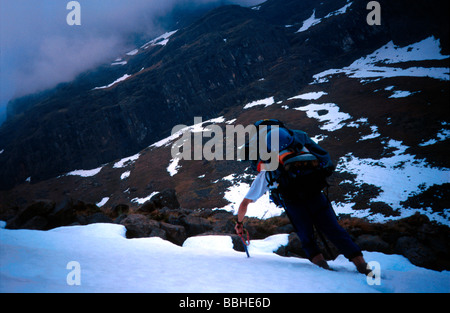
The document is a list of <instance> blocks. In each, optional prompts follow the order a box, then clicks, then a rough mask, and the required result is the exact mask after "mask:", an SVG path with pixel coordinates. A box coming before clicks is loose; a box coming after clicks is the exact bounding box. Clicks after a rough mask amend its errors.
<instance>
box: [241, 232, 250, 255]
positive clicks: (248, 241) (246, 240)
mask: <svg viewBox="0 0 450 313" xmlns="http://www.w3.org/2000/svg"><path fill="white" fill-rule="evenodd" d="M244 234H247V239H245V238H244V236H243V235H244ZM238 236H239V238H241V241H242V244H243V245H244V250H245V253H246V254H247V258H249V257H250V254H248V248H247V246H248V245H250V236H249V234H248V231H247V230H246V229H245V228H244V229H243V233H242V234H238Z"/></svg>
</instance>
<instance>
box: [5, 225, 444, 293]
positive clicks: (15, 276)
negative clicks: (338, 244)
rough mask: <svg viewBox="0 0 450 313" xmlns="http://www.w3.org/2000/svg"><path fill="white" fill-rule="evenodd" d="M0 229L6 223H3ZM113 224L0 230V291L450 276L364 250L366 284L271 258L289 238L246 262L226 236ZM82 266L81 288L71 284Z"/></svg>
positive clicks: (261, 246) (361, 287)
mask: <svg viewBox="0 0 450 313" xmlns="http://www.w3.org/2000/svg"><path fill="white" fill-rule="evenodd" d="M2 224H3V225H2V227H4V223H2ZM125 232H126V230H125V227H124V226H122V225H116V224H91V225H87V226H70V227H61V228H56V229H53V230H50V231H35V230H7V229H0V252H1V253H0V291H1V292H194V293H208V292H209V293H214V292H225V293H226V292H237V293H246V292H251V293H259V292H269V293H284V292H286V293H288V292H289V293H292V292H449V291H450V272H448V271H444V272H436V271H432V270H427V269H423V268H420V267H416V266H414V265H412V264H411V263H410V262H409V261H408V260H407V259H405V258H404V257H402V256H398V255H384V254H382V253H375V252H365V253H364V255H365V257H366V260H367V261H376V262H378V263H379V265H380V269H381V284H380V285H369V284H368V282H367V279H366V277H365V276H364V275H362V274H359V273H357V272H356V271H355V269H354V266H353V265H352V264H351V263H350V262H348V261H347V260H346V259H345V258H344V257H343V256H339V257H338V258H337V259H336V260H335V261H332V262H330V266H331V267H332V268H333V269H335V270H336V271H327V270H323V269H321V268H318V267H316V266H314V265H312V264H311V263H310V262H309V261H308V260H305V259H299V258H287V257H281V256H278V255H276V254H274V253H273V252H272V251H273V250H276V248H278V247H279V246H280V245H282V244H285V243H286V242H287V235H276V236H272V237H269V238H266V239H265V240H253V241H252V242H251V244H250V255H251V257H250V258H247V257H246V256H245V253H243V252H237V251H234V250H233V249H232V243H231V238H230V237H229V236H204V237H191V238H189V239H187V240H186V242H185V243H184V246H183V247H180V246H176V245H174V244H172V243H170V242H168V241H165V240H162V239H160V238H157V237H153V238H141V239H126V238H125ZM71 261H75V262H77V263H78V264H79V278H80V283H81V284H80V285H73V286H71V285H69V284H68V281H70V279H71V278H72V277H73V272H72V271H73V268H72V267H69V268H67V265H68V264H69V262H71Z"/></svg>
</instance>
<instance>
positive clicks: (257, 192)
mask: <svg viewBox="0 0 450 313" xmlns="http://www.w3.org/2000/svg"><path fill="white" fill-rule="evenodd" d="M268 190H269V186H268V184H267V180H266V172H265V171H261V172H260V173H259V174H258V176H256V178H255V180H254V181H253V183H252V185H251V186H250V190H249V191H248V192H247V195H246V196H245V198H246V199H249V200H252V201H253V202H254V201H256V200H258V199H259V198H261V196H262V195H263V194H265V193H266V192H267V191H268Z"/></svg>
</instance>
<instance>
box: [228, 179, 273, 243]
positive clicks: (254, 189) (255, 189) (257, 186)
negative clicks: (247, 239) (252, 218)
mask: <svg viewBox="0 0 450 313" xmlns="http://www.w3.org/2000/svg"><path fill="white" fill-rule="evenodd" d="M268 189H269V187H268V186H267V181H266V173H265V172H264V171H262V172H261V173H259V174H258V176H256V179H255V180H254V181H253V183H252V185H251V187H250V190H249V191H248V192H247V195H246V196H245V198H244V199H243V200H242V202H241V204H240V205H239V209H238V214H237V223H236V226H235V228H234V229H235V230H236V233H237V234H238V235H242V233H243V231H244V225H243V222H244V217H245V214H246V213H247V207H248V205H249V204H250V203H252V202H255V201H256V200H258V199H259V198H260V197H261V196H262V195H263V194H265V193H266V191H267V190H268Z"/></svg>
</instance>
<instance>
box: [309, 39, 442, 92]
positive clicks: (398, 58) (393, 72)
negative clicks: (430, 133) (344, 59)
mask: <svg viewBox="0 0 450 313" xmlns="http://www.w3.org/2000/svg"><path fill="white" fill-rule="evenodd" d="M448 57H449V56H448V55H442V54H441V48H440V41H439V39H436V38H434V37H433V36H431V37H428V38H427V39H424V40H422V41H420V42H418V43H414V44H411V45H409V46H406V47H398V46H395V45H394V43H393V42H392V41H390V42H389V43H387V44H386V45H384V46H383V47H381V48H380V49H378V50H376V51H375V52H373V53H372V54H370V55H368V56H365V57H362V58H360V59H358V60H356V61H355V62H353V63H352V64H351V65H349V66H348V67H344V68H342V69H330V70H326V71H323V72H321V73H318V74H316V75H314V76H313V78H314V82H313V83H323V82H326V81H328V78H327V76H330V75H336V74H341V73H343V74H345V75H347V76H348V77H351V78H360V79H362V78H365V79H371V80H373V79H380V78H388V77H399V76H410V77H431V78H435V79H440V80H449V79H450V69H449V68H445V67H431V68H426V67H410V68H400V67H392V66H382V65H383V64H384V65H388V64H396V63H401V62H409V61H426V60H443V59H447V58H448Z"/></svg>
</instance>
